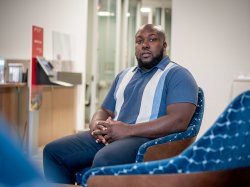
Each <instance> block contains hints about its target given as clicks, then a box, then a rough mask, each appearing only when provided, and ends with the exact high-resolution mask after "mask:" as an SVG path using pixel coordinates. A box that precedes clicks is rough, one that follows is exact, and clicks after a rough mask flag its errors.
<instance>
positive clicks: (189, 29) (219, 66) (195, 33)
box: [171, 0, 250, 136]
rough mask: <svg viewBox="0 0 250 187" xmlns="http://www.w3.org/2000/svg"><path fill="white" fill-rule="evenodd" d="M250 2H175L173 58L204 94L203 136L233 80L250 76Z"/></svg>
mask: <svg viewBox="0 0 250 187" xmlns="http://www.w3.org/2000/svg"><path fill="white" fill-rule="evenodd" d="M249 20H250V1H249V0H237V1H236V0H188V1H187V0H173V3H172V49H171V50H172V53H171V56H172V59H173V60H174V61H176V62H178V63H179V64H181V65H183V66H185V67H187V68H188V69H189V70H190V71H191V72H192V73H193V75H194V77H195V78H196V80H197V82H198V84H199V86H201V87H202V88H203V89H204V92H205V98H206V99H205V102H206V105H205V115H204V121H203V123H202V127H201V131H200V134H199V136H200V135H202V134H203V133H204V132H205V131H206V130H207V129H208V128H209V127H210V126H211V125H212V124H213V123H214V121H215V120H216V119H217V117H218V116H219V114H220V113H221V112H222V111H223V110H224V108H225V107H226V106H227V104H228V103H229V100H230V94H231V88H232V81H233V79H235V78H236V77H237V76H238V75H240V74H244V75H248V76H250V58H249V54H250V21H249Z"/></svg>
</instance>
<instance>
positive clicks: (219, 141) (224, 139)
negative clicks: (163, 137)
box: [82, 91, 250, 186]
mask: <svg viewBox="0 0 250 187" xmlns="http://www.w3.org/2000/svg"><path fill="white" fill-rule="evenodd" d="M215 107H216V106H215ZM249 166H250V91H247V92H244V93H242V94H241V95H239V96H238V97H236V98H235V99H234V101H232V103H231V104H230V105H229V106H228V107H227V108H226V109H225V111H224V112H223V113H222V114H221V115H220V116H219V118H218V119H217V120H216V122H215V123H214V124H213V125H212V126H211V127H210V129H208V131H207V132H206V133H205V134H204V135H203V136H202V137H201V138H200V139H199V140H197V141H196V142H195V143H194V144H192V145H191V146H189V147H188V148H187V149H186V150H184V151H183V152H182V153H181V154H179V155H178V156H175V157H172V158H169V159H163V160H159V161H152V162H142V163H134V164H125V165H117V166H109V167H100V168H94V169H91V170H89V171H87V172H86V173H85V174H84V176H83V177H82V185H83V186H86V181H87V179H88V178H89V177H90V176H94V175H136V174H149V175H153V174H166V173H191V172H202V171H218V170H228V169H235V168H241V167H249Z"/></svg>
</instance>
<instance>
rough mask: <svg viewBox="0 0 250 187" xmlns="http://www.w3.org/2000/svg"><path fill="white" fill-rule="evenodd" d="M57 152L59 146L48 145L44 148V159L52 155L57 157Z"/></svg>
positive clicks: (52, 143)
mask: <svg viewBox="0 0 250 187" xmlns="http://www.w3.org/2000/svg"><path fill="white" fill-rule="evenodd" d="M56 152H57V146H56V145H55V143H54V142H51V143H48V144H47V145H45V147H44V148H43V157H44V158H48V157H50V156H52V155H55V154H56Z"/></svg>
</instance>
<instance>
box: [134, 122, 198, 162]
mask: <svg viewBox="0 0 250 187" xmlns="http://www.w3.org/2000/svg"><path fill="white" fill-rule="evenodd" d="M197 133H198V132H197V129H196V127H195V126H191V127H188V129H187V130H186V131H184V132H178V133H173V134H170V135H167V136H164V137H161V138H157V139H154V140H151V141H148V142H146V143H144V144H142V145H141V146H140V148H139V149H138V152H137V155H136V159H135V162H136V163H138V162H143V161H144V156H145V153H146V151H147V149H148V148H149V147H151V146H155V145H159V144H165V143H168V142H175V141H178V140H185V139H188V138H192V137H194V140H195V138H196V135H197ZM194 140H193V141H194ZM191 143H192V142H191ZM191 143H190V144H191ZM190 144H188V145H190ZM182 150H184V149H182ZM180 152H181V151H180Z"/></svg>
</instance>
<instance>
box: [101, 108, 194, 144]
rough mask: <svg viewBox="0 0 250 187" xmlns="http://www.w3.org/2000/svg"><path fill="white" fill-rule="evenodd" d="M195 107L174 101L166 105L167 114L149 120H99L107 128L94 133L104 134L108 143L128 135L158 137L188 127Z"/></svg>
mask: <svg viewBox="0 0 250 187" xmlns="http://www.w3.org/2000/svg"><path fill="white" fill-rule="evenodd" d="M195 109H196V106H195V105H194V104H191V103H176V104H171V105H169V106H168V107H167V115H165V116H162V117H160V118H158V119H155V120H152V121H149V122H144V123H139V124H134V125H130V124H126V123H123V122H121V121H113V120H108V122H100V123H99V125H101V126H104V127H106V128H107V129H103V130H101V131H98V132H96V135H104V138H105V139H106V141H107V142H108V143H111V142H113V141H115V140H118V139H121V138H125V137H128V136H140V137H148V138H158V137H161V136H165V135H167V134H171V133H174V132H180V131H184V130H185V129H186V128H187V127H188V124H189V122H190V120H191V118H192V116H193V114H194V111H195ZM99 125H98V126H99Z"/></svg>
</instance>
